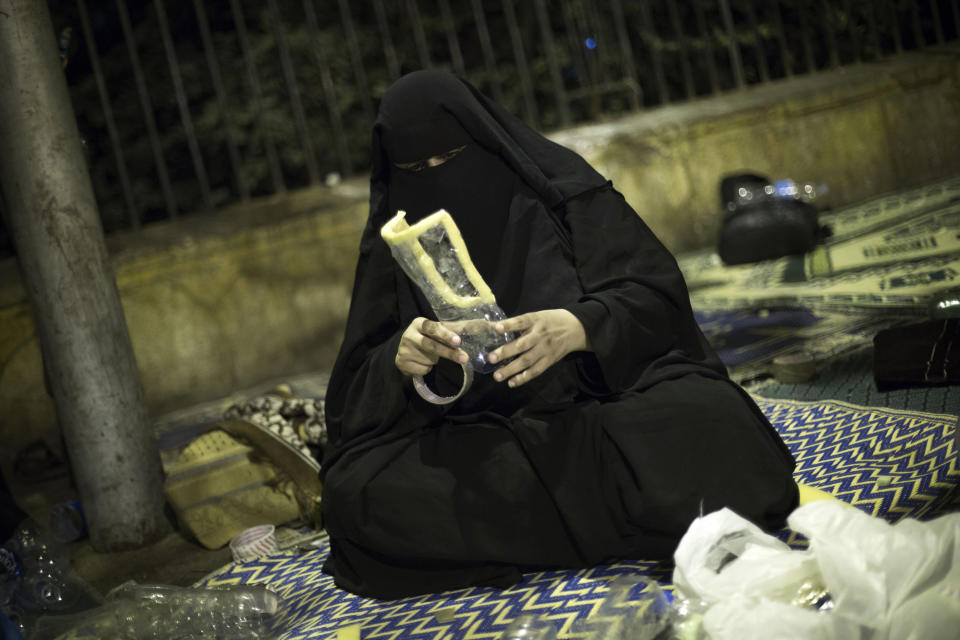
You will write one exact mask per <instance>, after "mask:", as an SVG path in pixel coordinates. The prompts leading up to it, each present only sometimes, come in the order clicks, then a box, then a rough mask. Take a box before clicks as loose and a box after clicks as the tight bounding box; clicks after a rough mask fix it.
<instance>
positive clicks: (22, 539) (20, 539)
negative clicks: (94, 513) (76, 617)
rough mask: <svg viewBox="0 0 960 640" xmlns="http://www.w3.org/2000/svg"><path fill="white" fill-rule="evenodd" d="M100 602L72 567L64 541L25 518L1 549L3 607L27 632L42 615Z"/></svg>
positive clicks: (0, 597)
mask: <svg viewBox="0 0 960 640" xmlns="http://www.w3.org/2000/svg"><path fill="white" fill-rule="evenodd" d="M97 603H98V599H97V598H96V597H95V596H94V595H93V594H92V593H91V592H90V591H89V590H88V589H86V588H85V587H84V586H83V584H82V583H81V582H80V580H79V579H78V578H77V577H76V576H75V575H74V573H73V571H72V570H71V568H70V560H69V557H68V555H67V552H66V549H65V548H64V547H63V545H62V544H60V543H59V542H57V541H56V540H55V539H54V538H52V537H51V536H50V535H48V534H47V533H46V532H44V531H43V530H42V529H41V527H40V526H39V525H37V523H35V522H34V521H32V520H27V521H26V522H24V523H23V524H22V525H21V526H20V528H19V529H17V531H16V532H15V533H14V534H13V536H11V537H10V539H9V540H7V541H6V543H5V544H4V546H3V547H2V549H0V608H2V610H3V612H4V613H5V614H6V615H7V617H8V618H10V620H11V621H13V622H14V623H15V624H16V625H18V626H19V628H20V629H21V632H23V634H24V635H29V634H28V633H27V632H28V631H30V629H31V628H32V626H33V623H34V622H35V621H36V619H37V618H38V617H39V616H41V615H45V614H65V613H72V612H76V611H81V610H83V609H88V608H90V607H92V606H96V604H97Z"/></svg>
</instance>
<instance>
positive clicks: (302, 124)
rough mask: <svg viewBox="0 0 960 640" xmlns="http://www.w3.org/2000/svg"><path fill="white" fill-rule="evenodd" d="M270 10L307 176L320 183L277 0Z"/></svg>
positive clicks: (315, 182)
mask: <svg viewBox="0 0 960 640" xmlns="http://www.w3.org/2000/svg"><path fill="white" fill-rule="evenodd" d="M267 5H268V6H269V9H270V22H272V23H273V34H274V39H275V40H276V41H277V50H278V51H279V54H280V66H281V67H282V68H283V77H284V80H285V81H286V84H287V91H288V92H289V93H290V106H291V108H292V109H293V120H294V122H295V123H296V126H297V135H299V137H300V142H301V144H302V145H303V156H304V161H305V163H306V165H307V175H308V176H309V180H310V184H317V183H319V182H320V169H319V168H318V167H317V159H316V157H315V156H314V151H313V141H312V140H311V139H310V134H309V132H308V131H307V115H306V113H305V112H304V110H303V102H302V101H301V99H300V87H299V86H298V85H297V76H296V73H295V72H294V70H293V63H292V62H291V61H290V50H289V48H288V47H287V36H286V27H284V24H283V20H282V19H281V17H280V11H279V10H278V9H277V1H276V0H267Z"/></svg>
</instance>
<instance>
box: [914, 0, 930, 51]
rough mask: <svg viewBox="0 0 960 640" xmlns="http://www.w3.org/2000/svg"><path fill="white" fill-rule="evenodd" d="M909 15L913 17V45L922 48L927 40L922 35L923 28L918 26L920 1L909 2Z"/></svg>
mask: <svg viewBox="0 0 960 640" xmlns="http://www.w3.org/2000/svg"><path fill="white" fill-rule="evenodd" d="M910 16H911V17H912V18H913V38H914V46H915V47H916V48H917V49H923V48H924V47H926V46H927V42H926V40H925V39H924V37H923V29H921V28H920V2H919V0H914V2H911V3H910Z"/></svg>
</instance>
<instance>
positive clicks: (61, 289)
mask: <svg viewBox="0 0 960 640" xmlns="http://www.w3.org/2000/svg"><path fill="white" fill-rule="evenodd" d="M0 158H2V159H3V160H2V163H3V170H2V171H0V193H3V194H4V196H3V202H4V207H5V215H6V221H7V223H8V224H9V230H10V235H11V237H12V238H13V241H14V244H15V246H16V248H17V260H18V261H19V263H20V272H21V275H22V277H23V282H24V289H25V291H26V294H27V297H28V298H29V300H30V305H31V306H32V308H33V320H34V324H35V326H36V335H37V340H38V342H39V343H40V351H41V353H42V356H43V360H44V367H45V371H46V373H47V381H48V383H49V388H50V395H51V396H52V397H53V401H54V404H55V405H56V414H57V422H58V423H59V426H60V429H61V432H62V434H63V437H64V440H65V442H66V450H67V452H68V453H69V456H70V463H71V471H72V476H73V480H74V481H75V482H76V485H77V489H78V490H79V493H80V499H81V501H82V502H83V511H84V515H85V517H86V522H87V529H88V530H89V532H90V541H91V543H92V545H93V548H94V549H95V550H97V551H120V550H128V549H134V548H140V547H144V546H146V545H148V544H150V543H152V542H155V541H156V540H158V539H160V538H162V537H163V536H164V534H166V533H167V532H168V531H169V525H168V524H167V521H166V518H165V517H164V513H163V506H164V498H163V480H162V478H163V469H162V467H161V464H160V452H159V450H158V447H157V442H156V439H155V438H154V436H153V429H152V427H151V423H150V417H149V415H148V414H147V408H146V404H145V402H144V394H143V386H142V383H141V381H140V372H139V370H138V369H137V361H136V358H135V357H134V353H133V346H132V344H131V341H130V331H129V329H128V327H127V323H126V320H125V318H124V315H123V306H122V305H121V302H120V294H119V292H118V291H117V283H116V279H115V277H114V274H113V270H112V268H111V266H110V261H109V258H108V256H107V248H106V243H105V242H104V239H103V232H102V231H101V226H100V219H99V215H98V213H97V203H96V199H95V198H94V195H93V188H92V186H91V184H90V174H89V173H88V170H87V166H86V163H85V162H84V158H83V151H82V150H81V147H80V135H79V133H78V131H77V122H76V119H75V117H74V112H73V107H72V106H71V104H70V96H69V93H68V91H67V83H66V81H65V79H64V74H63V69H62V66H61V63H60V60H59V57H58V56H57V44H56V41H55V40H54V31H53V24H52V22H51V20H50V13H49V11H48V9H47V3H46V2H36V1H35V0H5V1H4V2H3V5H2V10H0ZM6 635H7V634H6V633H4V636H6Z"/></svg>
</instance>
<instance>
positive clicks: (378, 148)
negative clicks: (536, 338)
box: [370, 70, 606, 309]
mask: <svg viewBox="0 0 960 640" xmlns="http://www.w3.org/2000/svg"><path fill="white" fill-rule="evenodd" d="M459 147H464V148H463V149H462V150H461V151H460V152H459V153H457V154H455V155H454V156H453V157H451V158H450V159H448V160H447V161H446V162H444V163H443V164H440V165H438V166H434V167H423V168H421V169H420V170H419V171H413V170H410V169H403V168H400V167H398V166H397V164H408V163H419V162H421V161H424V160H427V159H428V158H431V157H434V156H438V155H441V154H445V153H447V152H450V151H452V150H454V149H457V148H459ZM371 183H372V198H371V221H370V223H371V224H372V225H378V224H383V223H384V222H386V220H387V219H389V218H390V217H392V216H393V215H395V214H396V212H397V211H398V210H403V211H406V212H407V220H408V222H410V223H411V224H412V223H414V222H416V221H417V220H420V219H421V218H423V217H424V216H426V215H428V214H430V213H433V212H434V211H436V210H437V209H446V210H447V211H448V212H450V214H451V216H453V219H454V221H455V222H456V223H457V226H458V227H459V228H460V231H461V233H462V235H463V238H464V241H465V242H466V245H467V249H468V251H469V253H470V258H471V259H472V260H473V262H474V264H475V265H476V267H477V269H478V270H479V271H480V274H481V275H482V276H483V277H484V279H485V280H486V281H487V282H488V283H489V284H490V285H491V286H492V287H494V290H495V291H496V290H497V286H496V282H497V281H501V282H504V281H506V280H509V277H510V276H509V274H508V273H505V271H508V270H509V269H510V268H511V267H510V266H509V264H508V263H509V259H508V258H507V257H505V256H502V255H501V247H502V239H503V234H504V231H505V228H506V225H507V224H508V219H509V213H510V204H511V202H512V199H513V196H514V194H515V193H516V192H517V190H518V189H520V188H522V187H524V186H526V187H527V188H529V189H532V190H533V192H534V193H536V194H537V195H538V196H539V197H540V199H541V200H542V201H543V202H544V203H545V204H547V205H548V206H553V205H556V204H558V203H560V202H562V201H563V200H564V199H565V198H569V197H572V196H573V195H576V194H577V193H579V192H583V191H586V190H588V189H591V188H595V187H597V186H600V185H604V184H606V181H605V180H604V179H603V178H602V177H601V176H600V175H599V174H598V173H596V171H594V170H593V169H592V168H591V167H590V166H589V165H588V164H587V163H586V162H584V161H583V160H582V158H580V157H579V156H578V155H576V154H575V153H572V152H571V151H569V150H567V149H565V148H564V147H561V146H559V145H556V144H554V143H552V142H550V141H549V140H547V139H546V138H543V137H542V136H540V134H538V133H536V132H535V131H533V130H531V129H530V128H528V127H527V126H526V125H524V124H523V123H522V122H520V121H519V120H518V119H517V118H516V117H514V116H513V115H511V114H509V113H508V112H506V111H505V110H504V109H502V108H501V107H500V106H499V105H497V104H495V103H492V102H490V101H489V100H487V98H486V97H485V96H483V95H482V94H481V93H479V92H478V91H477V90H476V89H474V88H473V87H472V86H471V85H470V84H469V83H467V82H465V81H463V80H461V79H459V78H457V77H456V76H453V75H451V74H449V73H444V72H440V71H429V70H428V71H417V72H414V73H411V74H408V75H406V76H404V77H403V78H401V79H400V80H398V81H397V82H396V83H394V84H393V86H391V87H390V89H389V90H388V91H387V93H386V94H385V95H384V97H383V100H382V101H381V104H380V111H379V114H378V118H377V122H376V124H375V127H374V136H373V172H372V179H371ZM497 293H498V300H499V301H500V303H501V306H503V307H504V309H509V308H511V307H512V306H513V305H514V303H516V301H515V300H500V299H499V296H500V292H497Z"/></svg>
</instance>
